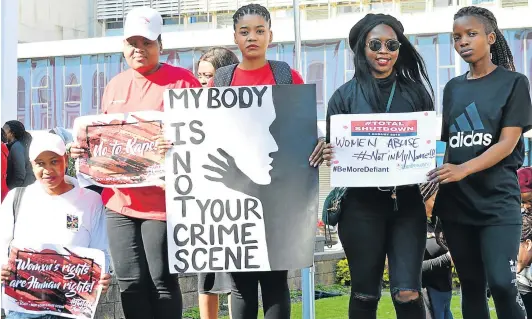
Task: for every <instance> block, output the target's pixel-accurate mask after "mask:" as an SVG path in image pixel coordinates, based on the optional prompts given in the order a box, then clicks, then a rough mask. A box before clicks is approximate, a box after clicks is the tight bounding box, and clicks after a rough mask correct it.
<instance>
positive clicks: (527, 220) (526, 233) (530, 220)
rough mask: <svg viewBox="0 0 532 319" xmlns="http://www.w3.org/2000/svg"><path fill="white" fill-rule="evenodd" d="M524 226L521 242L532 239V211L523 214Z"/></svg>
mask: <svg viewBox="0 0 532 319" xmlns="http://www.w3.org/2000/svg"><path fill="white" fill-rule="evenodd" d="M522 217H523V228H522V229H521V242H525V241H527V239H530V240H532V213H529V212H526V213H524V214H523V215H522Z"/></svg>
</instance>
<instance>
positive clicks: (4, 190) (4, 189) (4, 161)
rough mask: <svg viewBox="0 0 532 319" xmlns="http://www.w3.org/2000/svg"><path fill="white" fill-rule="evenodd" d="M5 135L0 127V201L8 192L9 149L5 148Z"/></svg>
mask: <svg viewBox="0 0 532 319" xmlns="http://www.w3.org/2000/svg"><path fill="white" fill-rule="evenodd" d="M6 143H7V135H6V132H5V131H4V129H2V163H1V167H2V184H1V187H2V189H1V191H2V202H3V201H4V198H5V197H6V195H7V192H9V188H8V187H7V159H8V157H9V150H8V149H7V145H6Z"/></svg>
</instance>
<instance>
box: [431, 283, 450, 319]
mask: <svg viewBox="0 0 532 319" xmlns="http://www.w3.org/2000/svg"><path fill="white" fill-rule="evenodd" d="M427 292H428V293H429V298H430V304H431V305H432V314H433V315H434V318H433V319H453V314H452V313H451V299H452V298H453V292H452V291H446V292H441V291H438V290H436V289H434V288H430V287H427Z"/></svg>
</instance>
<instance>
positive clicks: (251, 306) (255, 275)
mask: <svg viewBox="0 0 532 319" xmlns="http://www.w3.org/2000/svg"><path fill="white" fill-rule="evenodd" d="M231 277H232V278H233V288H232V289H231V316H232V318H233V319H256V318H257V315H258V312H259V300H258V285H259V283H260V289H261V293H262V303H263V308H264V319H289V318H290V290H289V289H288V271H264V272H238V273H231Z"/></svg>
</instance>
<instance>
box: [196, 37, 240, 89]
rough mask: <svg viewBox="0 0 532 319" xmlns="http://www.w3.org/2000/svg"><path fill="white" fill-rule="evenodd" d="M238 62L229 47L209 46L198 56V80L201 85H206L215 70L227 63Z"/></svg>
mask: <svg viewBox="0 0 532 319" xmlns="http://www.w3.org/2000/svg"><path fill="white" fill-rule="evenodd" d="M239 62H240V61H238V58H237V56H236V54H234V53H233V51H231V50H229V49H226V48H221V47H214V48H210V49H209V50H207V52H205V53H203V55H202V56H201V57H200V58H199V62H198V80H199V81H200V83H201V85H203V86H207V84H208V83H209V80H210V79H212V78H213V77H214V73H215V72H216V70H218V69H219V68H221V67H224V66H227V65H232V64H238V63H239Z"/></svg>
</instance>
